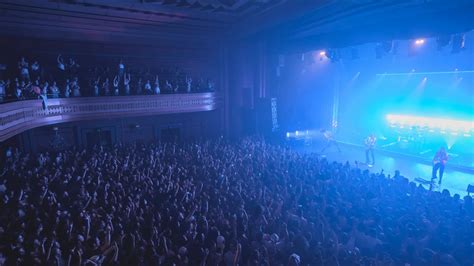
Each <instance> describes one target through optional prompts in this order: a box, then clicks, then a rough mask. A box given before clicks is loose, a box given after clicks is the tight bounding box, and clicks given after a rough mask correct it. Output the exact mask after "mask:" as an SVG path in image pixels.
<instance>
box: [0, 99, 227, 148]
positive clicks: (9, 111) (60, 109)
mask: <svg viewBox="0 0 474 266" xmlns="http://www.w3.org/2000/svg"><path fill="white" fill-rule="evenodd" d="M218 106H219V97H218V96H217V94H216V93H214V92H207V93H193V94H168V95H147V96H144V95H143V96H115V97H112V96H111V97H81V98H60V99H48V100H47V104H46V106H45V105H44V104H43V101H42V100H39V99H38V100H26V101H18V102H11V103H5V104H1V105H0V142H1V141H5V140H6V139H8V138H10V137H12V136H14V135H16V134H19V133H21V132H23V131H26V130H28V129H31V128H35V127H40V126H45V125H51V124H56V123H64V122H72V121H80V120H94V119H104V118H117V117H133V116H148V115H159V114H176V113H189V112H202V111H211V110H215V109H217V108H218Z"/></svg>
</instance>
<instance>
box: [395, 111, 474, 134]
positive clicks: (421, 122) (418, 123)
mask: <svg viewBox="0 0 474 266" xmlns="http://www.w3.org/2000/svg"><path fill="white" fill-rule="evenodd" d="M386 119H387V121H388V122H389V123H390V125H391V126H394V125H398V126H399V127H400V128H403V127H405V126H410V127H420V128H426V127H428V128H430V129H433V128H434V129H439V130H440V133H442V134H443V133H446V131H450V132H453V133H454V132H458V131H464V132H465V133H468V132H471V131H473V130H474V121H465V120H457V119H448V118H437V117H423V116H411V115H396V114H388V115H387V116H386ZM456 134H457V133H456ZM453 135H454V134H453Z"/></svg>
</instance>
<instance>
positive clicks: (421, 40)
mask: <svg viewBox="0 0 474 266" xmlns="http://www.w3.org/2000/svg"><path fill="white" fill-rule="evenodd" d="M424 43H425V39H416V41H415V44H416V45H423V44H424Z"/></svg>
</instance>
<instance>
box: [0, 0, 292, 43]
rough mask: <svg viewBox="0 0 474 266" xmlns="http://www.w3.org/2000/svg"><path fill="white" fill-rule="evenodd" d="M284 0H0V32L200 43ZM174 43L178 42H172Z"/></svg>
mask: <svg viewBox="0 0 474 266" xmlns="http://www.w3.org/2000/svg"><path fill="white" fill-rule="evenodd" d="M285 2H288V0H35V1H30V0H1V1H0V14H1V16H0V25H1V26H2V27H0V33H1V34H2V35H4V34H7V35H21V36H29V37H39V38H45V39H51V38H59V39H76V40H92V41H98V42H116V43H134V44H137V43H158V44H160V43H164V42H170V43H173V42H175V41H177V40H183V39H186V44H193V43H194V44H202V43H206V42H211V40H212V42H213V43H214V44H215V40H216V39H221V40H222V39H223V38H225V37H226V36H228V34H227V33H228V31H229V29H230V28H231V27H232V25H235V24H236V23H239V21H241V20H243V19H246V18H248V17H252V16H259V15H260V14H262V13H265V12H267V11H268V10H271V9H272V8H275V7H277V6H279V5H281V4H283V3H285ZM173 44H176V43H173Z"/></svg>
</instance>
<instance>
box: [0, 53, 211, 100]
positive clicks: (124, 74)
mask: <svg viewBox="0 0 474 266" xmlns="http://www.w3.org/2000/svg"><path fill="white" fill-rule="evenodd" d="M50 61H51V60H50ZM115 61H116V62H115V63H113V64H112V63H110V62H109V63H108V64H107V63H102V64H101V65H94V64H88V65H87V66H83V65H80V64H79V63H78V62H77V60H76V59H75V58H74V57H68V59H67V60H66V59H65V58H64V57H63V56H62V55H58V57H57V58H56V62H54V63H52V62H48V64H45V65H42V64H40V63H39V62H38V61H36V60H35V61H32V62H30V61H29V60H27V59H26V58H25V57H21V58H20V59H19V61H18V62H17V65H16V66H11V65H10V66H8V65H6V64H1V65H0V102H2V101H4V100H22V99H32V98H43V99H45V98H59V97H65V98H69V97H79V96H119V95H153V94H155V95H156V94H163V93H168V94H169V93H191V92H203V91H214V90H215V84H214V81H212V79H210V78H207V79H204V78H203V77H200V78H195V79H194V80H193V78H192V77H191V76H190V75H189V74H187V73H185V72H184V71H183V70H182V69H180V68H178V67H176V68H160V69H154V70H152V69H151V68H150V67H144V66H141V65H140V66H137V65H126V64H125V62H124V60H122V59H117V60H115Z"/></svg>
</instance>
